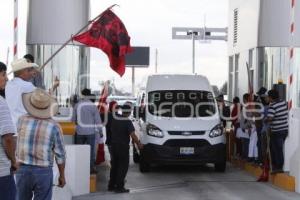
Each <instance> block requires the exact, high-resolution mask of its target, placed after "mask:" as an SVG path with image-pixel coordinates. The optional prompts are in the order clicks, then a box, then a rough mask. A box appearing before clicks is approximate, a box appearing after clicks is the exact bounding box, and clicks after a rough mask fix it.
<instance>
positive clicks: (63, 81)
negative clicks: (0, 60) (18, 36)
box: [27, 45, 89, 107]
mask: <svg viewBox="0 0 300 200" xmlns="http://www.w3.org/2000/svg"><path fill="white" fill-rule="evenodd" d="M58 48H60V45H28V46H27V49H28V52H29V53H31V54H32V55H33V56H34V57H35V62H36V63H37V64H39V65H42V64H43V63H44V62H45V61H46V60H47V59H48V58H49V57H50V56H51V55H53V53H54V52H55V51H56V50H57V49H58ZM87 60H89V50H88V48H86V47H83V46H77V45H68V46H66V47H65V48H64V49H63V50H61V51H60V52H59V53H58V54H57V55H56V56H55V57H54V58H53V59H52V60H51V61H50V62H49V63H48V64H47V66H46V67H45V68H44V69H43V70H42V72H41V74H42V77H43V80H44V85H45V89H46V90H49V89H50V88H52V86H53V81H54V80H55V77H56V76H57V77H58V78H59V80H60V86H59V87H58V89H57V90H56V91H55V93H54V95H55V96H56V97H57V100H58V102H59V105H60V106H62V107H68V106H69V102H70V101H69V100H70V98H71V96H72V95H75V94H79V91H80V90H81V89H83V87H87V86H88V85H89V84H88V83H89V76H84V78H83V79H81V77H80V75H84V74H85V73H88V72H89V67H88V63H87Z"/></svg>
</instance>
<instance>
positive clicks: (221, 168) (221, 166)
mask: <svg viewBox="0 0 300 200" xmlns="http://www.w3.org/2000/svg"><path fill="white" fill-rule="evenodd" d="M225 170H226V161H225V162H222V163H215V171H216V172H225Z"/></svg>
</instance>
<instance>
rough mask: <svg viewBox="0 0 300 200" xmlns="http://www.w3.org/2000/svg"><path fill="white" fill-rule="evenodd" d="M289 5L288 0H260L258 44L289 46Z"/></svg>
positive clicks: (261, 45) (262, 45)
mask: <svg viewBox="0 0 300 200" xmlns="http://www.w3.org/2000/svg"><path fill="white" fill-rule="evenodd" d="M290 5H291V1H290V0H285V1H283V0H261V9H260V20H259V34H258V36H259V37H258V38H259V39H258V46H260V47H280V46H282V47H288V46H289V43H290V32H289V30H290V18H291V17H290Z"/></svg>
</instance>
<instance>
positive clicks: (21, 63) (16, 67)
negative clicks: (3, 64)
mask: <svg viewBox="0 0 300 200" xmlns="http://www.w3.org/2000/svg"><path fill="white" fill-rule="evenodd" d="M30 67H34V68H38V67H39V66H38V65H37V64H35V63H30V62H28V61H27V60H26V58H20V59H18V60H15V61H13V62H12V63H11V68H12V71H11V72H16V71H20V70H22V69H26V68H30Z"/></svg>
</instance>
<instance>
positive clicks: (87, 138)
mask: <svg viewBox="0 0 300 200" xmlns="http://www.w3.org/2000/svg"><path fill="white" fill-rule="evenodd" d="M95 142H96V135H95V134H92V135H78V134H77V135H76V144H89V145H90V146H91V154H90V161H91V163H90V168H91V169H93V168H94V165H95V160H96V155H95Z"/></svg>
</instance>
